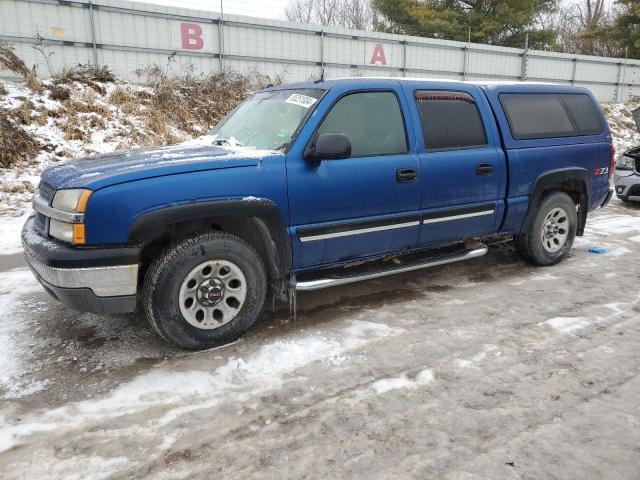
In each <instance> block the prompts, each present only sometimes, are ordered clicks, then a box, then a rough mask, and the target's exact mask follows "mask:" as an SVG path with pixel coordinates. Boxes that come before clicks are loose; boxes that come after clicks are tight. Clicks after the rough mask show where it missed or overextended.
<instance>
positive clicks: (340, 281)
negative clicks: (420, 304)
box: [295, 245, 489, 292]
mask: <svg viewBox="0 0 640 480" xmlns="http://www.w3.org/2000/svg"><path fill="white" fill-rule="evenodd" d="M488 251H489V248H488V247H487V246H486V245H482V246H480V247H477V248H473V249H470V250H465V251H463V252H461V253H459V254H452V255H449V256H444V257H440V258H432V259H428V260H425V261H424V262H420V263H412V264H409V265H404V266H403V265H399V266H398V267H396V268H390V269H387V270H380V271H377V272H370V273H366V274H363V275H352V276H344V277H336V278H319V279H314V280H308V281H302V282H296V284H295V289H296V290H297V291H301V292H306V291H313V290H321V289H323V288H329V287H337V286H339V285H346V284H349V283H355V282H360V281H363V280H371V279H373V278H380V277H386V276H387V275H394V274H396V273H404V272H411V271H413V270H421V269H423V268H429V267H437V266H438V265H445V264H447V263H455V262H461V261H463V260H470V259H472V258H477V257H482V256H483V255H485V254H486V253H487V252H488Z"/></svg>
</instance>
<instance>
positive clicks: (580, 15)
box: [539, 0, 619, 56]
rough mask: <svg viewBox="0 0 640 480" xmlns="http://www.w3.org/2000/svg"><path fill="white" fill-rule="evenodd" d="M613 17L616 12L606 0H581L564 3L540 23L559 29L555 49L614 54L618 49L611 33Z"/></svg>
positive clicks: (593, 53)
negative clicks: (608, 6)
mask: <svg viewBox="0 0 640 480" xmlns="http://www.w3.org/2000/svg"><path fill="white" fill-rule="evenodd" d="M614 19H615V12H613V11H612V10H611V9H607V1H606V0H581V1H580V2H577V3H573V4H565V5H564V6H563V8H560V9H558V10H557V11H555V12H554V13H553V14H551V15H548V16H545V17H544V18H541V19H539V22H540V23H541V24H542V25H544V26H545V27H546V28H549V29H551V30H553V31H555V32H556V45H555V50H559V51H561V52H567V53H578V54H583V55H604V56H615V55H618V54H619V48H618V45H617V44H616V42H615V41H614V39H613V38H612V36H611V33H610V27H611V26H612V24H613V22H614Z"/></svg>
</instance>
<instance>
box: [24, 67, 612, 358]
mask: <svg viewBox="0 0 640 480" xmlns="http://www.w3.org/2000/svg"><path fill="white" fill-rule="evenodd" d="M613 158H614V151H613V148H612V144H611V135H610V131H609V128H608V126H607V123H606V121H605V119H604V117H603V115H602V112H601V111H600V108H599V107H598V104H597V103H596V101H595V100H594V98H593V96H592V95H591V93H590V92H589V91H588V90H585V89H583V88H574V87H569V86H558V85H544V84H532V83H512V84H499V83H466V82H454V81H451V82H449V81H429V80H419V79H392V78H387V79H380V78H357V79H355V78H351V79H337V80H328V81H317V82H309V83H297V84H288V85H280V86H276V87H271V88H267V89H264V90H261V91H259V92H256V93H253V94H251V95H250V96H249V97H248V98H247V100H246V101H245V102H243V103H242V104H241V105H239V106H238V107H237V108H236V109H235V110H233V111H232V112H231V113H230V114H229V115H228V116H227V117H226V118H225V119H224V120H223V121H222V122H221V123H220V124H219V125H217V126H216V127H215V128H213V129H212V130H211V132H210V133H209V135H208V136H206V137H205V138H204V139H203V140H202V141H201V142H200V143H199V144H198V145H179V146H173V147H166V148H160V149H154V150H137V151H131V152H128V153H115V154H111V155H102V156H98V157H94V158H90V159H85V160H80V161H73V162H70V163H66V164H63V165H56V166H52V167H49V168H47V169H46V170H45V171H44V172H43V174H42V179H41V183H40V185H39V187H38V190H37V192H36V194H35V197H34V210H35V213H34V215H33V216H32V217H31V218H29V219H28V221H27V222H26V224H25V226H24V229H23V233H22V242H23V245H24V251H25V256H26V260H27V262H28V264H29V266H30V267H31V269H32V270H33V273H34V274H35V276H36V277H37V278H38V280H39V281H40V282H41V283H42V285H43V286H44V288H45V289H46V290H47V292H49V293H50V294H51V295H52V296H53V297H55V298H56V299H58V300H60V301H61V302H62V303H64V304H65V305H67V306H69V307H70V308H73V309H76V310H81V311H90V312H97V313H114V312H130V311H135V310H136V308H137V306H138V305H139V306H140V308H142V309H144V311H145V313H146V316H147V317H148V319H149V322H150V324H151V325H152V326H153V328H155V330H156V331H157V332H158V333H159V334H160V335H161V336H162V337H163V338H164V339H165V340H167V341H168V342H170V343H171V344H173V345H176V346H178V347H182V348H187V349H202V348H210V347H214V346H218V345H221V344H224V343H227V342H230V341H233V340H235V339H236V338H238V337H239V336H240V335H242V334H243V333H244V332H245V331H246V330H247V329H249V327H251V325H252V324H253V323H254V322H255V321H256V318H257V317H258V315H259V314H260V312H261V310H262V308H263V306H264V304H265V299H266V298H267V297H268V296H269V298H270V299H272V300H273V301H274V302H275V301H276V300H279V301H283V302H288V303H289V304H290V305H293V308H295V295H296V291H300V290H315V289H320V288H326V287H331V286H336V285H342V284H346V283H350V282H355V281H358V280H364V279H369V278H376V277H381V276H384V275H389V274H393V273H397V272H405V271H410V270H417V269H420V268H425V267H430V266H434V265H441V264H445V263H450V262H457V261H461V260H465V259H471V258H475V257H478V256H481V255H484V254H485V253H486V252H487V245H488V244H489V243H490V241H495V240H496V239H498V240H500V239H501V240H504V239H511V238H513V239H514V244H515V248H516V250H517V252H518V253H519V254H520V255H521V256H522V257H524V258H525V259H526V260H527V261H529V262H531V263H533V264H536V265H552V264H555V263H557V262H559V261H561V260H562V259H563V258H564V257H566V256H567V254H568V252H569V250H570V249H571V246H572V244H573V241H574V238H575V236H576V235H582V233H583V231H584V228H585V222H586V220H587V212H589V211H591V210H593V209H595V208H599V207H602V206H604V205H605V204H606V203H607V202H608V200H609V198H610V197H611V195H612V190H611V189H610V187H609V179H610V176H611V173H612V166H613V165H612V162H613Z"/></svg>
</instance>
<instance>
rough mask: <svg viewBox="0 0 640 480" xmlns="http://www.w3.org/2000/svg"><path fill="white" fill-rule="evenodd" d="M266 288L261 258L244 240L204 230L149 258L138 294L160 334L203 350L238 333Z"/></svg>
mask: <svg viewBox="0 0 640 480" xmlns="http://www.w3.org/2000/svg"><path fill="white" fill-rule="evenodd" d="M207 267H209V268H210V269H209V271H208V272H207ZM266 291H267V275H266V272H265V268H264V264H263V262H262V259H261V258H260V255H258V253H257V252H256V251H255V250H254V249H253V248H252V247H251V246H250V245H249V244H247V243H246V242H245V241H244V240H242V239H240V238H238V237H235V236H233V235H229V234H227V233H223V232H205V233H200V234H197V235H194V236H191V237H187V238H185V239H183V240H181V241H179V242H176V243H175V244H173V245H171V246H170V247H168V248H167V249H166V250H164V251H163V252H162V253H161V254H160V255H159V256H158V257H157V258H156V259H155V260H154V261H153V262H152V264H151V266H150V268H149V270H148V272H147V275H146V277H145V285H144V289H143V298H142V300H143V306H144V311H145V314H146V316H147V319H148V320H149V323H150V324H151V326H152V327H153V329H154V330H155V331H156V332H158V334H159V335H160V336H161V337H162V338H163V339H164V340H166V341H167V342H168V343H170V344H171V345H174V346H176V347H179V348H184V349H189V350H202V349H206V348H213V347H218V346H220V345H224V344H227V343H230V342H233V341H235V340H237V339H238V338H239V337H241V336H242V335H243V334H244V333H245V332H246V331H247V330H248V329H249V328H250V327H251V326H252V325H253V324H254V323H255V321H256V319H257V317H258V315H259V314H260V312H261V311H262V306H263V305H264V300H265V296H266ZM212 302H213V303H212ZM216 302H217V303H216ZM200 311H201V312H204V313H202V314H200V313H199V312H200ZM216 312H217V313H216Z"/></svg>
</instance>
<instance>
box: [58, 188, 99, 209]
mask: <svg viewBox="0 0 640 480" xmlns="http://www.w3.org/2000/svg"><path fill="white" fill-rule="evenodd" d="M90 196H91V190H85V189H84V188H76V189H73V190H58V191H57V192H56V194H55V196H54V197H53V203H52V204H51V206H52V207H53V208H57V209H58V210H62V211H63V212H71V213H82V212H84V211H85V209H86V208H87V202H88V201H89V197H90Z"/></svg>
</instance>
